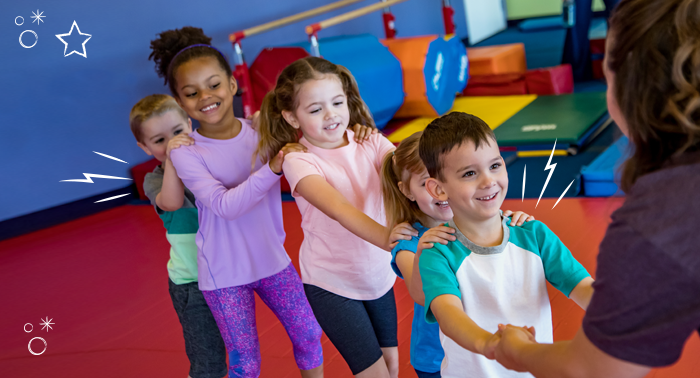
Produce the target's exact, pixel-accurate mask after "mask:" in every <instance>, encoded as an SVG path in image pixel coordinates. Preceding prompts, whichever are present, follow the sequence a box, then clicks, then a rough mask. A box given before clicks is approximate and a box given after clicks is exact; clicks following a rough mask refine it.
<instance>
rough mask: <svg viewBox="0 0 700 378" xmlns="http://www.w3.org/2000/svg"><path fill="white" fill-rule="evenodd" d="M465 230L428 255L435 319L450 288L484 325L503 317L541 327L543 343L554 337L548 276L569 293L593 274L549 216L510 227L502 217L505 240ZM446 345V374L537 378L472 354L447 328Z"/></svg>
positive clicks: (425, 276)
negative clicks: (483, 240)
mask: <svg viewBox="0 0 700 378" xmlns="http://www.w3.org/2000/svg"><path fill="white" fill-rule="evenodd" d="M449 225H450V227H452V228H454V229H455V230H457V232H456V234H455V236H456V237H457V240H456V241H454V242H449V243H448V244H447V245H441V244H435V246H434V247H433V248H430V249H426V250H424V251H423V254H422V255H421V257H420V264H419V266H420V274H421V278H422V280H423V291H424V293H425V319H426V321H427V322H429V323H430V322H432V323H434V322H435V321H436V320H435V316H433V313H432V311H431V310H430V304H431V303H432V301H433V300H434V299H435V298H436V297H438V296H440V295H443V294H452V295H456V296H457V297H459V298H460V300H461V301H462V306H463V309H464V312H465V313H466V314H467V315H468V316H469V317H470V318H471V319H472V320H473V321H474V322H475V323H476V324H477V325H478V326H480V327H481V328H483V329H485V330H486V331H488V332H496V331H497V330H498V324H499V323H502V324H513V325H517V326H534V327H535V330H536V339H537V342H540V343H551V342H553V336H552V333H553V331H552V310H551V307H550V304H549V296H548V295H547V285H546V281H549V282H550V283H551V284H552V285H553V286H554V287H555V288H557V289H558V290H559V291H561V292H562V293H564V294H565V295H566V296H567V297H568V296H569V294H570V293H571V291H572V290H573V289H574V288H575V287H576V285H578V283H579V282H581V280H583V279H584V278H586V277H589V276H590V275H589V274H588V272H587V271H586V269H585V268H584V267H583V266H582V265H581V264H580V263H579V262H578V261H576V259H574V257H573V256H572V255H571V252H570V251H569V250H568V249H567V248H566V246H565V245H564V243H562V242H561V240H559V238H558V237H557V235H555V234H554V233H553V232H552V231H551V230H550V229H549V228H547V226H545V224H544V223H542V222H540V221H531V222H526V223H524V224H523V225H522V226H510V225H508V223H507V220H506V219H504V220H503V222H502V227H503V241H502V242H501V244H500V245H498V246H495V247H481V246H478V245H476V244H474V243H472V242H471V241H470V240H469V239H467V238H466V237H465V236H464V234H462V233H461V232H460V231H459V229H458V228H457V226H456V225H455V224H454V222H453V221H450V223H449ZM440 341H441V343H442V347H443V349H444V350H445V359H444V360H443V361H442V366H441V373H442V377H443V378H451V377H474V378H482V377H483V378H485V377H489V378H503V377H531V376H532V375H530V374H529V373H518V372H514V371H511V370H507V369H506V368H504V367H503V366H502V365H500V364H499V363H498V362H496V361H493V360H489V359H487V358H486V357H484V356H482V355H479V354H475V353H472V352H470V351H468V350H466V349H464V348H462V347H461V346H459V345H458V344H457V343H455V342H454V341H452V340H451V339H450V338H448V337H447V336H445V334H444V333H442V330H441V331H440Z"/></svg>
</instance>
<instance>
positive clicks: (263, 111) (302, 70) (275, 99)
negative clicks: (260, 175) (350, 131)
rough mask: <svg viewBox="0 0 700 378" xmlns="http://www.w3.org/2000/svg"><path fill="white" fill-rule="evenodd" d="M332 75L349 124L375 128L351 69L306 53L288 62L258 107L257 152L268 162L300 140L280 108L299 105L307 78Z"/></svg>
mask: <svg viewBox="0 0 700 378" xmlns="http://www.w3.org/2000/svg"><path fill="white" fill-rule="evenodd" d="M329 74H330V75H335V76H336V77H338V79H339V80H340V83H341V84H342V86H343V92H345V96H346V97H347V101H348V109H349V110H350V125H355V124H360V125H365V126H368V127H372V128H376V126H375V124H374V119H372V115H371V113H370V112H369V109H368V108H367V105H365V102H364V101H362V98H361V97H360V90H359V89H358V88H357V82H356V81H355V78H354V77H353V76H352V74H351V73H350V71H348V69H347V68H345V67H343V66H339V65H336V64H333V63H331V62H329V61H327V60H325V59H322V58H316V57H307V58H303V59H299V60H297V61H296V62H294V63H292V64H290V65H288V66H287V67H286V68H285V69H284V70H283V71H282V73H280V76H279V77H278V78H277V85H275V89H273V90H272V91H270V92H268V93H267V94H266V95H265V98H264V99H263V103H262V107H261V108H260V143H259V144H258V150H257V155H259V156H260V157H261V158H262V160H263V162H268V161H270V159H272V158H273V157H274V156H275V155H276V154H277V152H278V151H279V150H280V149H281V148H282V147H284V145H285V144H287V143H296V142H298V141H299V131H298V130H297V129H295V128H294V127H292V125H290V124H289V123H287V121H286V120H285V119H284V117H283V116H282V111H292V112H293V111H295V110H296V108H297V106H298V105H299V101H298V99H297V94H298V92H299V89H300V88H301V86H302V85H303V84H304V83H306V82H307V81H309V80H316V79H319V78H321V77H322V76H324V75H329Z"/></svg>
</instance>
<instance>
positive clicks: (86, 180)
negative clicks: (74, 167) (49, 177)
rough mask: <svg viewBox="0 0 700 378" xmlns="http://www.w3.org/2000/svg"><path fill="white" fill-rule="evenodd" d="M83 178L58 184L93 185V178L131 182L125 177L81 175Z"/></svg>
mask: <svg viewBox="0 0 700 378" xmlns="http://www.w3.org/2000/svg"><path fill="white" fill-rule="evenodd" d="M83 176H85V178H84V179H71V180H61V181H59V182H87V183H90V184H94V183H95V182H94V181H92V178H93V177H94V178H103V179H112V180H131V179H130V178H126V177H117V176H106V175H96V174H94V173H83Z"/></svg>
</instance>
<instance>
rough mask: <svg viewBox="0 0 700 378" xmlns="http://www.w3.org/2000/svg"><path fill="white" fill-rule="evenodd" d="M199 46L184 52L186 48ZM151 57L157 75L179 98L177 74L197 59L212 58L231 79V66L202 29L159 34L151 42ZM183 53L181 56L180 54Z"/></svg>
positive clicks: (186, 29) (177, 30) (186, 27)
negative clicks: (179, 68)
mask: <svg viewBox="0 0 700 378" xmlns="http://www.w3.org/2000/svg"><path fill="white" fill-rule="evenodd" d="M200 44H201V45H209V46H210V47H207V46H197V47H192V48H190V49H187V50H185V51H182V49H184V48H185V47H188V46H192V45H200ZM151 50H152V52H151V55H149V56H148V59H149V60H153V61H154V62H155V63H156V73H158V76H159V77H162V78H164V79H165V84H168V86H169V88H170V92H171V93H172V94H173V96H177V95H178V94H177V90H176V88H177V83H176V82H175V72H176V71H177V69H178V67H180V66H181V65H182V64H184V63H186V62H188V61H190V60H192V59H196V58H201V57H212V58H214V59H216V60H217V62H219V65H220V66H221V69H222V70H224V71H225V72H226V74H227V75H228V77H229V78H231V66H230V65H229V63H228V61H227V60H226V58H225V57H224V56H223V55H222V53H221V52H220V51H219V50H217V49H216V48H214V47H213V46H211V38H209V37H207V36H206V34H204V31H203V30H202V29H200V28H195V27H192V26H185V27H183V28H182V29H175V30H166V31H164V32H162V33H160V34H158V38H157V39H154V40H152V41H151ZM180 51H182V53H181V54H178V53H179V52H180Z"/></svg>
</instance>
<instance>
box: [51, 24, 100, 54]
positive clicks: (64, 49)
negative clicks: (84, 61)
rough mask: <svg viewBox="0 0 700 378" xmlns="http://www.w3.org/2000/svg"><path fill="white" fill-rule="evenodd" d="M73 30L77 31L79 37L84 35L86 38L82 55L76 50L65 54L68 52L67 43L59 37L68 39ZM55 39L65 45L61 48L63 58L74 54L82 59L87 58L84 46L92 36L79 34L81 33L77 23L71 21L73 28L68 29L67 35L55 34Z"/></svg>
mask: <svg viewBox="0 0 700 378" xmlns="http://www.w3.org/2000/svg"><path fill="white" fill-rule="evenodd" d="M73 28H76V29H78V34H80V35H86V36H87V37H88V38H87V39H86V40H85V41H84V42H83V53H82V54H81V53H79V52H78V51H77V50H71V52H70V53H68V54H66V51H68V42H66V41H64V40H63V38H61V37H68V36H70V35H71V34H73ZM56 38H58V39H60V40H61V42H63V44H64V45H65V47H64V48H63V56H64V57H66V56H68V55H70V54H73V53H75V54H78V55H80V56H82V57H84V58H87V51H85V44H86V43H87V41H89V40H90V38H92V35H91V34H85V33H81V32H80V28H79V27H78V23H77V22H75V21H73V26H71V27H70V31H69V32H68V33H66V34H56Z"/></svg>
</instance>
